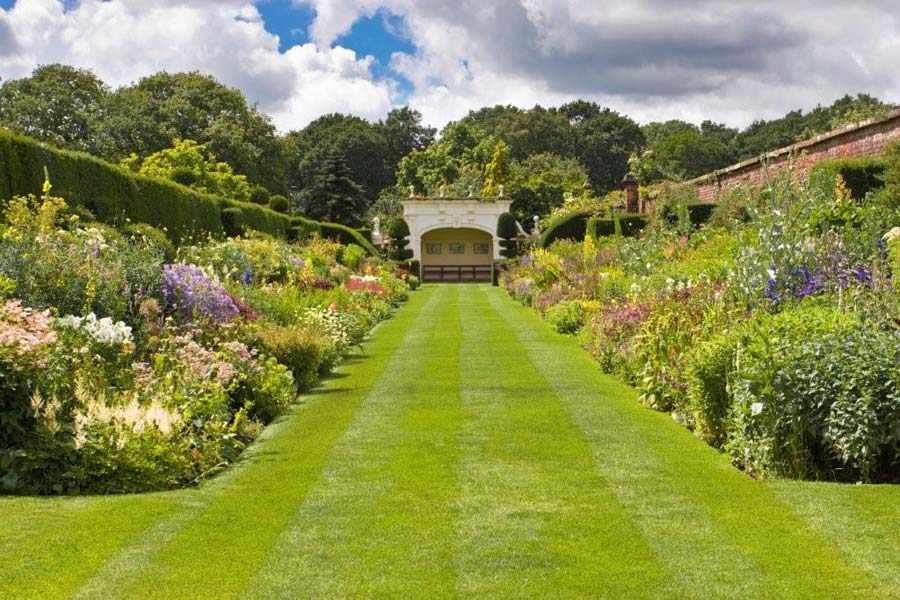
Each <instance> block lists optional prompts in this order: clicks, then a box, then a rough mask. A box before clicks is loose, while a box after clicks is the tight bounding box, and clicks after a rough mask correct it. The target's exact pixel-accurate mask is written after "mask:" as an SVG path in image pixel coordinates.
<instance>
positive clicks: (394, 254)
mask: <svg viewBox="0 0 900 600" xmlns="http://www.w3.org/2000/svg"><path fill="white" fill-rule="evenodd" d="M388 236H389V237H390V238H391V249H390V257H391V259H393V260H396V261H398V262H402V261H405V260H410V259H411V258H412V257H413V251H412V249H411V248H407V246H409V225H408V224H407V223H406V221H405V220H404V219H394V220H393V221H391V223H390V227H389V228H388Z"/></svg>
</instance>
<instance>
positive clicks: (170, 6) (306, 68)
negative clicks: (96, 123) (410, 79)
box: [0, 0, 393, 130]
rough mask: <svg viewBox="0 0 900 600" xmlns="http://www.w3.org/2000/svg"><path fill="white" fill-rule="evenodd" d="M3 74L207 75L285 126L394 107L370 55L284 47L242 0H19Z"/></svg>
mask: <svg viewBox="0 0 900 600" xmlns="http://www.w3.org/2000/svg"><path fill="white" fill-rule="evenodd" d="M0 36H2V37H0V40H2V41H0V77H3V78H4V79H11V78H16V77H22V76H26V75H28V74H29V73H30V72H31V70H32V69H33V68H34V67H36V66H37V65H39V64H47V63H54V62H62V63H66V64H70V65H75V66H79V67H87V68H90V69H93V70H94V72H96V73H97V75H98V76H99V77H100V78H101V79H103V80H104V81H106V82H108V83H110V84H111V85H113V86H119V85H125V84H128V83H131V82H133V81H136V80H137V79H139V78H140V77H142V76H145V75H150V74H152V73H156V72H158V71H161V70H167V71H171V72H176V71H193V70H197V71H202V72H204V73H209V74H211V75H213V76H215V77H216V78H218V79H219V80H220V81H222V82H224V83H226V84H228V85H232V86H235V87H238V88H240V89H241V90H242V91H243V92H244V94H245V95H246V96H247V98H248V100H250V101H251V102H256V103H258V104H259V106H260V108H261V109H262V110H264V111H266V112H268V113H269V114H271V115H272V116H273V118H274V120H275V124H276V125H277V126H278V127H279V129H282V130H287V129H291V128H297V127H302V126H303V125H305V124H306V123H308V122H309V121H311V120H312V119H314V118H316V117H318V116H320V115H322V114H324V113H328V112H350V113H353V114H356V115H359V116H362V117H365V118H368V119H377V118H380V117H382V116H383V115H384V114H385V113H386V112H387V111H388V110H389V109H390V107H391V98H392V93H393V91H392V90H393V86H392V84H391V83H389V82H379V81H375V80H373V78H372V76H371V72H370V65H371V58H366V57H363V58H360V57H357V56H356V54H355V53H354V52H353V51H351V50H347V49H344V48H339V47H337V48H328V47H326V48H316V46H314V45H312V44H307V45H303V46H295V47H293V48H291V49H290V50H289V51H288V52H286V53H280V52H279V51H278V41H279V40H278V38H277V36H274V35H272V34H270V33H269V32H267V31H266V30H265V28H264V24H263V22H262V19H261V17H260V15H259V12H258V11H257V9H256V8H255V6H254V5H253V4H251V3H249V2H245V1H242V0H192V1H191V2H177V1H174V0H162V1H155V2H145V1H143V0H113V1H111V2H106V1H101V0H82V1H81V2H80V3H78V4H77V5H76V6H75V7H73V8H69V9H68V10H66V9H65V7H64V5H63V3H61V2H59V1H57V0H18V2H16V4H15V5H14V6H13V8H12V9H10V10H8V11H5V12H4V11H2V10H0Z"/></svg>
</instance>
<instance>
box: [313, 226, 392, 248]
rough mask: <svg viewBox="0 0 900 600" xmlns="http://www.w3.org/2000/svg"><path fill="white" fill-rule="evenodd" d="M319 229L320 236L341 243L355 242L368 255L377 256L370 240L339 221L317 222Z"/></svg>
mask: <svg viewBox="0 0 900 600" xmlns="http://www.w3.org/2000/svg"><path fill="white" fill-rule="evenodd" d="M319 229H320V231H321V234H322V237H326V238H328V239H330V240H334V241H336V242H340V243H341V244H356V245H357V246H361V247H362V248H363V249H364V250H365V251H366V252H367V253H368V254H369V255H370V256H378V250H377V249H376V248H375V246H373V245H372V242H370V241H369V240H367V239H366V238H365V237H363V235H362V234H361V233H360V232H358V231H357V230H355V229H351V228H350V227H347V226H346V225H341V224H340V223H319Z"/></svg>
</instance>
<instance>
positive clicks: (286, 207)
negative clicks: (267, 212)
mask: <svg viewBox="0 0 900 600" xmlns="http://www.w3.org/2000/svg"><path fill="white" fill-rule="evenodd" d="M269 208H271V209H272V210H274V211H275V212H278V213H282V214H287V213H288V212H290V210H291V203H290V202H289V201H288V199H287V198H285V197H284V196H282V195H281V194H275V195H274V196H272V197H271V198H269Z"/></svg>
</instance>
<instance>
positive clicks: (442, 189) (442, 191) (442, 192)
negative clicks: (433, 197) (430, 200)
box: [438, 185, 447, 198]
mask: <svg viewBox="0 0 900 600" xmlns="http://www.w3.org/2000/svg"><path fill="white" fill-rule="evenodd" d="M438 195H439V196H440V197H441V198H443V197H444V196H446V195H447V186H446V185H442V186H441V187H439V188H438Z"/></svg>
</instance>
